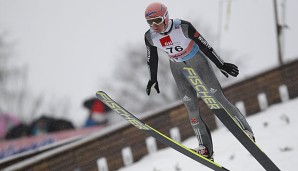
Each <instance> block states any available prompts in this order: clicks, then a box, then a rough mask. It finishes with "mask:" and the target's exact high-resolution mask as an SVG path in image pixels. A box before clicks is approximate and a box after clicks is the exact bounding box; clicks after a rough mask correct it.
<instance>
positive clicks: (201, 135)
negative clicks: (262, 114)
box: [145, 19, 252, 154]
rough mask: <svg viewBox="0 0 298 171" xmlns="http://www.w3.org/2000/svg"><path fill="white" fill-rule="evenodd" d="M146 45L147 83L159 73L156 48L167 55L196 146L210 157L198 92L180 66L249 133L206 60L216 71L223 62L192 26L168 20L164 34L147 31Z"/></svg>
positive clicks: (209, 137) (207, 131) (208, 141)
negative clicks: (193, 74) (192, 72)
mask: <svg viewBox="0 0 298 171" xmlns="http://www.w3.org/2000/svg"><path fill="white" fill-rule="evenodd" d="M145 44H146V48H147V64H148V68H149V72H150V80H152V81H154V82H155V81H157V70H158V53H157V48H159V49H161V50H163V51H164V52H165V53H167V54H168V57H169V59H170V68H171V72H172V74H173V77H174V79H175V82H176V85H177V88H178V91H179V95H180V97H181V99H182V101H183V103H184V105H185V106H186V108H187V111H188V115H189V119H190V123H191V126H192V128H193V130H194V132H195V134H196V136H197V139H198V141H199V145H204V146H205V147H207V148H208V150H209V152H210V154H213V144H212V138H211V134H210V130H209V128H208V127H207V125H206V124H205V122H204V121H203V119H202V118H201V116H200V111H199V103H198V98H197V93H196V91H195V90H194V89H193V88H192V86H191V85H190V83H189V82H188V80H187V79H186V78H185V77H184V75H183V73H182V71H183V67H185V66H186V65H188V66H191V67H192V68H193V69H194V70H195V71H196V72H197V74H198V75H199V76H200V77H201V79H202V80H203V82H204V83H205V84H206V86H207V88H208V89H210V90H211V92H213V94H214V96H215V98H216V99H217V100H218V101H219V102H220V103H221V104H222V105H223V106H224V108H225V109H227V110H228V111H229V113H230V114H231V115H233V116H234V117H235V119H236V120H237V121H238V123H239V125H240V126H241V127H242V128H243V129H246V130H248V131H250V132H252V130H251V128H250V126H249V124H248V123H247V121H246V119H245V118H244V116H243V115H242V114H241V113H240V111H239V110H238V109H237V108H236V107H235V106H234V105H233V104H231V103H230V102H229V101H228V100H227V99H226V97H225V95H224V94H223V91H222V88H221V85H220V83H219V82H218V80H217V78H216V76H215V74H214V72H213V70H212V67H211V65H210V63H209V61H208V60H207V58H209V59H210V60H211V61H212V62H213V63H214V64H215V65H216V66H217V67H218V68H220V67H221V66H222V65H223V64H224V61H223V60H222V59H221V58H220V57H219V56H218V55H217V54H216V53H215V52H214V50H213V48H212V47H211V46H210V45H209V44H208V42H207V41H206V40H205V39H204V38H203V37H202V35H201V34H200V33H199V32H198V31H197V30H196V29H195V28H194V27H193V25H192V24H191V23H189V22H187V21H184V20H180V19H174V20H172V19H171V20H169V24H168V26H167V28H166V30H165V32H163V33H156V32H154V31H153V30H152V29H149V30H148V31H147V32H146V33H145Z"/></svg>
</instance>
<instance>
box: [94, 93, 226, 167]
mask: <svg viewBox="0 0 298 171" xmlns="http://www.w3.org/2000/svg"><path fill="white" fill-rule="evenodd" d="M96 96H97V98H98V99H99V100H101V101H102V102H103V103H105V104H106V105H107V106H109V107H110V108H111V109H112V110H113V111H114V112H115V113H117V114H118V115H120V116H122V117H123V118H124V119H125V120H127V121H128V122H129V123H131V124H132V125H134V126H135V127H136V128H138V129H140V130H142V131H144V132H146V133H147V134H149V135H150V136H152V137H154V138H156V139H157V140H158V141H160V142H161V143H163V144H165V145H167V146H169V147H171V148H173V149H174V150H176V151H178V152H180V153H182V154H184V155H185V156H187V157H189V158H191V159H193V160H195V161H197V162H199V163H201V164H203V165H205V166H207V167H209V168H210V169H213V170H216V171H228V169H226V168H225V167H223V166H221V165H220V164H218V163H216V162H214V161H212V160H209V159H207V158H205V157H203V156H202V155H200V154H198V153H195V152H194V151H192V150H190V149H189V148H187V147H186V146H184V145H182V144H181V143H178V142H176V141H175V140H173V139H171V138H169V137H168V136H166V135H164V134H163V133H161V132H159V131H157V130H155V129H154V128H152V127H151V126H149V125H147V124H145V123H144V122H142V121H141V120H140V119H139V118H137V117H136V116H134V115H133V114H131V113H130V112H128V111H127V110H126V109H124V108H123V107H122V106H121V105H119V104H118V103H116V102H115V101H114V100H113V99H112V98H110V97H109V96H108V95H107V94H106V93H105V92H103V91H97V92H96Z"/></svg>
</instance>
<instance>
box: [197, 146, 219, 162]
mask: <svg viewBox="0 0 298 171" xmlns="http://www.w3.org/2000/svg"><path fill="white" fill-rule="evenodd" d="M191 150H193V151H194V152H196V153H198V154H200V155H202V156H204V157H206V158H207V159H209V160H211V161H214V158H213V154H210V153H209V150H208V149H207V148H206V147H205V146H204V145H199V147H198V148H195V149H191Z"/></svg>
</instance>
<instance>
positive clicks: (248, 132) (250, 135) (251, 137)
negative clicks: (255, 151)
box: [244, 129, 256, 142]
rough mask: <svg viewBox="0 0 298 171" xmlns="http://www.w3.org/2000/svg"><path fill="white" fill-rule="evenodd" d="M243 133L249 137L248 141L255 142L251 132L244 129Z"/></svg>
mask: <svg viewBox="0 0 298 171" xmlns="http://www.w3.org/2000/svg"><path fill="white" fill-rule="evenodd" d="M244 132H245V133H246V134H247V135H248V136H249V138H250V139H252V140H253V141H254V142H256V139H255V136H254V134H253V133H252V132H250V131H249V130H247V129H245V130H244Z"/></svg>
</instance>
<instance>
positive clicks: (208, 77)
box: [190, 54, 253, 133]
mask: <svg viewBox="0 0 298 171" xmlns="http://www.w3.org/2000/svg"><path fill="white" fill-rule="evenodd" d="M191 60H192V59H191ZM190 65H192V67H193V68H194V69H195V71H196V72H197V74H198V75H199V76H200V77H201V79H202V80H203V82H204V83H205V84H206V86H207V88H208V89H209V90H210V89H213V90H212V92H213V95H214V96H215V97H216V99H217V100H218V101H219V102H220V103H221V104H222V105H223V107H224V108H225V109H226V110H227V111H228V112H229V113H230V114H231V115H232V116H233V117H234V118H235V119H236V120H237V121H238V123H239V125H240V126H241V127H242V129H244V130H248V131H250V132H251V133H253V132H252V129H251V127H250V126H249V124H248V123H247V121H246V119H245V117H244V116H243V115H242V114H241V112H240V111H239V110H238V108H236V107H235V106H234V105H233V104H232V103H230V101H229V100H227V99H226V97H225V95H224V93H223V91H222V88H221V86H220V83H219V82H218V80H217V77H216V76H215V74H214V72H213V69H212V67H211V65H210V63H209V61H208V60H207V59H206V57H205V56H204V55H203V54H200V57H198V58H196V59H195V61H190Z"/></svg>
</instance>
